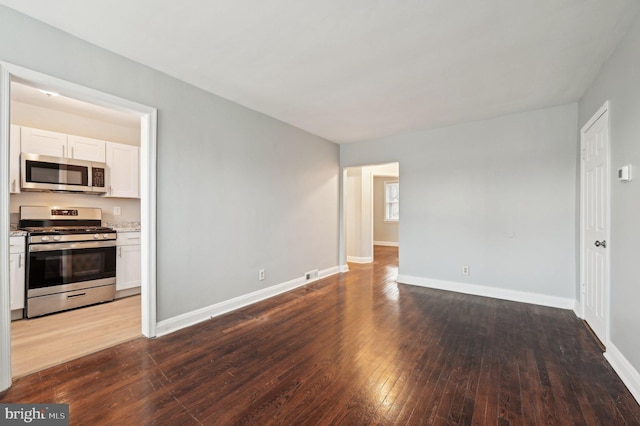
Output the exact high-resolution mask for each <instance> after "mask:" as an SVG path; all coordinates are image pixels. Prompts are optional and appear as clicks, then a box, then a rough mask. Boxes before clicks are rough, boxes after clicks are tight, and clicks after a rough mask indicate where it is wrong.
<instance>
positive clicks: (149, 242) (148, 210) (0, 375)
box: [0, 61, 157, 391]
mask: <svg viewBox="0 0 640 426" xmlns="http://www.w3.org/2000/svg"><path fill="white" fill-rule="evenodd" d="M12 77H17V78H19V79H22V80H26V81H29V82H31V83H34V84H36V85H41V86H42V88H47V89H49V90H52V89H55V90H56V91H59V92H61V93H64V94H65V96H69V97H73V98H75V99H78V100H82V101H85V102H89V103H93V104H96V105H100V106H104V107H108V108H111V109H116V110H119V111H122V112H128V113H131V114H135V115H137V116H139V117H140V125H141V126H140V127H141V135H140V136H141V141H140V153H141V155H140V161H141V164H140V166H141V167H140V195H141V203H140V213H141V216H140V222H141V228H142V229H141V239H142V241H141V251H142V256H141V257H142V260H141V262H142V286H141V293H142V303H141V305H142V306H141V310H142V325H141V331H142V334H143V335H144V336H146V337H155V336H156V328H157V318H156V169H157V161H156V152H157V149H156V147H157V130H156V129H157V110H156V108H153V107H150V106H147V105H142V104H139V103H136V102H132V101H129V100H127V99H123V98H119V97H117V96H113V95H110V94H108V93H104V92H100V91H98V90H95V89H90V88H88V87H84V86H81V85H79V84H75V83H72V82H69V81H65V80H61V79H58V78H56V77H51V76H49V75H46V74H42V73H39V72H37V71H32V70H29V69H26V68H22V67H19V66H16V65H13V64H10V63H6V62H2V61H0V165H1V170H2V173H1V174H0V296H1V298H0V300H1V302H0V391H2V390H5V389H7V388H9V387H10V386H11V309H10V306H9V300H10V299H9V252H8V249H9V229H10V228H9V124H10V111H9V110H10V106H11V97H10V96H11V94H10V90H11V79H12Z"/></svg>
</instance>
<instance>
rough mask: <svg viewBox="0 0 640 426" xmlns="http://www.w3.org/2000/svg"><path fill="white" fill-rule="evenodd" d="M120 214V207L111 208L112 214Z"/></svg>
mask: <svg viewBox="0 0 640 426" xmlns="http://www.w3.org/2000/svg"><path fill="white" fill-rule="evenodd" d="M120 214H122V211H121V210H120V207H114V208H113V215H114V216H120Z"/></svg>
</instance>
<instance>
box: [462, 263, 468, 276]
mask: <svg viewBox="0 0 640 426" xmlns="http://www.w3.org/2000/svg"><path fill="white" fill-rule="evenodd" d="M462 274H463V275H469V265H463V266H462Z"/></svg>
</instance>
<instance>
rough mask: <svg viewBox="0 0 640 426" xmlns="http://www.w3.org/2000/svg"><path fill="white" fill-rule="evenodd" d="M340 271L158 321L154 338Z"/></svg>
mask: <svg viewBox="0 0 640 426" xmlns="http://www.w3.org/2000/svg"><path fill="white" fill-rule="evenodd" d="M340 269H341V268H340V267H339V266H334V267H332V268H328V269H323V270H321V271H318V278H313V279H310V280H307V279H305V277H304V276H302V277H300V278H295V279H293V280H290V281H286V282H284V283H280V284H276V285H274V286H271V287H268V288H265V289H262V290H258V291H254V292H253V293H249V294H244V295H242V296H238V297H234V298H233V299H229V300H225V301H223V302H220V303H216V304H214V305H210V306H205V307H204V308H200V309H197V310H195V311H192V312H187V313H186V314H182V315H178V316H176V317H173V318H169V319H166V320H162V321H159V322H158V324H157V325H156V336H157V337H160V336H164V335H166V334H170V333H173V332H174V331H178V330H180V329H183V328H186V327H189V326H191V325H194V324H197V323H199V322H202V321H206V320H208V319H210V318H213V317H216V316H218V315H222V314H225V313H227V312H231V311H233V310H236V309H239V308H242V307H244V306H248V305H251V304H253V303H256V302H259V301H261V300H265V299H268V298H270V297H273V296H277V295H278V294H281V293H284V292H287V291H289V290H293V289H294V288H296V287H301V286H303V285H306V284H310V283H312V282H315V281H318V280H319V279H321V278H326V277H329V276H331V275H335V274H338V273H340V272H341V271H340Z"/></svg>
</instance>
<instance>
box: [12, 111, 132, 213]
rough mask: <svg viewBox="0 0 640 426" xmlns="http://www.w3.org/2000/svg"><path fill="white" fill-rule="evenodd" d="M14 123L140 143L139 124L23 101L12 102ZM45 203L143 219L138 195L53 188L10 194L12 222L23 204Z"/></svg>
mask: <svg viewBox="0 0 640 426" xmlns="http://www.w3.org/2000/svg"><path fill="white" fill-rule="evenodd" d="M11 123H12V124H16V125H19V126H27V127H34V128H37V129H44V130H51V131H54V132H61V133H67V134H71V135H78V136H85V137H89V138H95V139H101V140H106V141H111V142H118V143H124V144H128V145H136V146H139V145H140V126H139V125H138V126H126V125H122V124H116V123H114V122H109V121H104V120H100V119H96V118H93V117H86V116H82V115H78V114H74V113H70V112H68V111H59V110H54V109H50V108H43V107H41V106H36V105H31V104H27V103H23V102H16V101H12V102H11ZM46 205H57V206H70V207H98V208H101V209H102V218H103V222H109V223H124V222H140V200H138V199H130V198H105V197H100V196H97V195H87V194H62V193H50V192H23V193H20V194H11V196H10V199H9V211H10V214H11V215H10V222H11V223H12V224H16V223H17V222H18V220H19V209H20V206H46ZM114 207H120V208H121V214H120V215H118V216H114V214H113V208H114Z"/></svg>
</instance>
